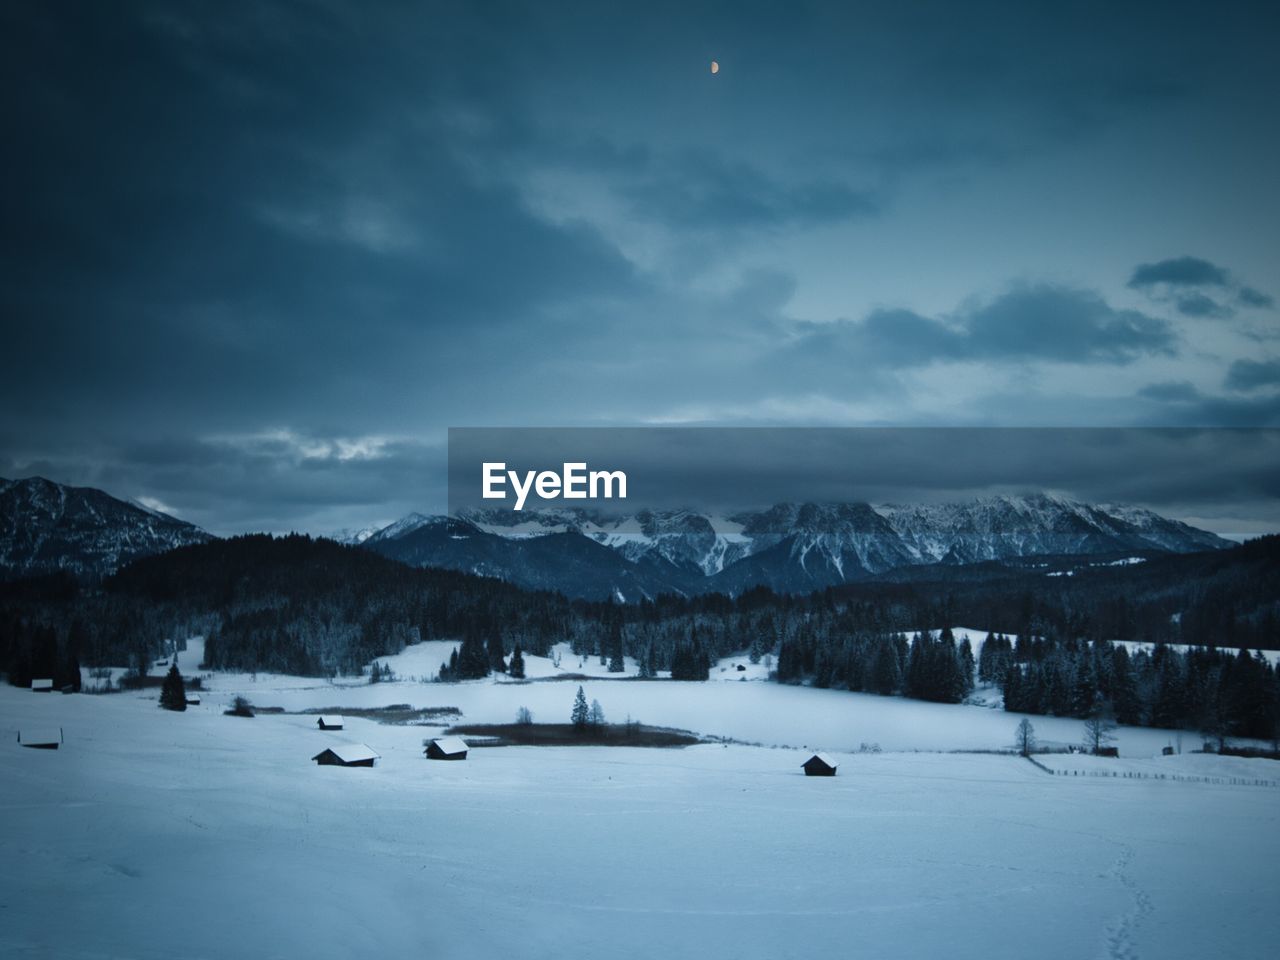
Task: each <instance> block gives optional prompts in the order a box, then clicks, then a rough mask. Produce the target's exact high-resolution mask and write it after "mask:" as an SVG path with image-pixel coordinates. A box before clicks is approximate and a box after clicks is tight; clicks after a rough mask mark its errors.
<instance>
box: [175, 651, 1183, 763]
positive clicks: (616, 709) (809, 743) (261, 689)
mask: <svg viewBox="0 0 1280 960" xmlns="http://www.w3.org/2000/svg"><path fill="white" fill-rule="evenodd" d="M957 636H960V633H957ZM453 647H454V645H453V644H450V643H443V642H438V641H436V642H429V643H421V644H415V645H414V646H412V647H409V648H407V649H406V650H405V651H404V652H403V653H401V654H399V655H397V656H394V657H381V658H379V661H378V662H379V663H386V664H390V665H391V666H392V668H393V669H394V670H395V672H396V676H397V678H398V679H397V680H395V681H394V682H390V683H377V684H370V683H368V682H367V681H360V680H357V679H354V678H339V679H338V680H336V681H333V682H330V681H327V680H318V679H316V678H314V677H291V676H280V675H275V674H264V673H259V674H252V675H251V674H236V673H216V674H212V675H210V676H208V677H206V679H205V690H204V693H203V696H204V701H205V702H204V704H203V706H202V707H200V708H199V709H201V710H204V711H209V712H213V713H221V712H222V710H224V709H225V708H226V707H227V706H228V705H230V703H231V701H232V699H233V698H234V697H235V696H237V695H240V696H245V697H247V698H248V699H249V700H250V701H251V702H253V703H254V704H256V705H258V706H260V707H263V706H274V707H282V708H284V709H285V710H288V711H301V710H316V709H321V708H327V707H334V708H352V707H357V708H362V709H368V708H373V707H382V706H388V705H390V704H409V705H410V706H412V707H416V708H423V707H457V708H458V709H459V710H461V711H462V714H463V717H464V718H465V720H466V721H467V722H468V723H511V722H513V721H514V720H515V718H516V711H517V710H518V709H519V708H520V707H522V706H523V707H528V708H529V709H530V710H531V711H532V712H533V715H534V719H535V720H536V721H538V722H540V723H567V722H568V720H569V713H570V710H571V708H572V706H573V697H574V694H575V692H576V691H577V688H578V684H579V683H581V685H582V687H583V690H584V692H585V694H586V697H587V700H588V702H590V701H591V700H599V701H600V704H601V706H602V707H603V708H604V711H605V718H606V719H607V720H609V721H610V722H614V723H619V722H622V721H623V720H625V719H627V717H630V718H631V719H632V720H634V721H636V722H643V723H649V724H655V725H660V726H668V727H678V728H680V729H684V730H692V731H694V732H695V733H699V734H702V735H704V736H708V737H721V738H726V739H731V740H737V741H742V742H744V743H748V744H759V745H763V746H771V747H772V746H781V747H796V748H800V747H808V748H810V749H815V750H819V749H820V750H834V751H857V750H858V749H859V748H860V747H861V746H862V745H863V744H867V745H872V744H874V745H878V746H879V747H880V748H881V749H883V750H891V751H902V750H930V751H934V750H1007V749H1012V748H1013V745H1014V743H1013V741H1014V728H1015V727H1016V726H1017V724H1018V720H1019V718H1020V716H1021V715H1020V714H1008V713H1005V712H1004V711H1003V710H1000V709H993V708H992V707H989V706H988V707H982V706H952V705H947V704H938V703H923V702H921V701H918V700H905V699H902V698H900V697H878V696H874V695H872V694H862V693H849V692H848V691H844V690H817V689H812V688H808V687H792V686H784V685H780V684H776V683H768V682H765V680H764V677H765V674H766V670H765V667H764V666H763V665H761V664H752V663H750V661H748V660H747V658H746V657H731V658H727V659H725V660H721V661H719V662H717V663H716V664H715V665H714V666H713V667H712V670H711V677H712V679H713V680H720V681H723V682H716V683H672V682H671V681H667V680H660V681H643V680H639V679H637V678H636V677H635V674H636V668H635V663H634V662H633V661H631V660H630V659H628V662H627V670H628V672H627V673H626V674H623V675H621V677H620V676H619V675H618V674H609V673H608V671H607V669H606V668H605V667H603V666H601V665H600V661H599V658H593V657H588V658H586V660H585V665H583V666H579V664H580V663H581V662H582V661H580V659H579V658H577V657H575V656H574V655H573V654H572V653H571V652H570V651H569V649H568V647H567V646H566V645H561V646H560V647H559V648H557V649H558V652H559V653H560V666H559V667H558V668H557V667H555V666H554V665H553V663H552V661H551V660H550V659H548V658H543V657H534V656H529V657H526V658H525V662H526V669H527V671H528V673H529V676H530V678H536V679H531V681H529V682H524V683H520V682H516V681H512V680H509V679H507V678H506V677H502V678H501V679H497V678H491V679H488V680H472V681H466V682H462V683H448V684H444V683H430V682H428V683H424V682H421V681H419V680H417V679H414V678H417V677H429V676H433V675H434V673H435V672H437V671H438V665H439V663H441V662H443V661H444V660H447V659H448V655H449V652H450V651H451V650H452V649H453ZM202 656H203V651H202V648H201V645H200V641H198V640H193V641H190V642H189V647H188V649H187V651H185V652H183V653H182V654H180V655H179V665H180V666H181V667H182V669H183V670H184V671H186V672H187V673H188V674H190V673H191V672H192V671H193V669H194V666H195V664H197V663H199V662H200V659H201V657H202ZM739 664H741V665H742V666H743V667H745V670H743V671H741V672H740V671H738V670H737V665H739ZM432 665H435V666H436V670H432V669H431V667H432ZM579 675H582V677H581V678H580V677H579ZM557 677H561V678H564V679H561V680H557V679H556V678H557ZM627 677H630V679H627ZM734 678H738V679H734ZM1031 719H1032V722H1033V723H1034V724H1035V729H1036V738H1037V740H1038V742H1039V743H1040V744H1041V745H1042V746H1044V747H1046V748H1065V747H1067V746H1069V745H1077V744H1079V743H1080V742H1081V736H1082V732H1083V730H1082V726H1081V723H1080V721H1078V720H1070V719H1063V718H1059V717H1039V716H1033V717H1032V718H1031ZM1116 733H1117V746H1119V747H1120V751H1121V753H1122V754H1123V755H1124V756H1154V755H1159V753H1160V751H1161V748H1163V747H1165V746H1167V745H1169V744H1174V743H1176V742H1177V734H1175V733H1172V732H1170V731H1167V730H1153V729H1150V728H1145V727H1122V728H1120V729H1119V730H1118V731H1116ZM1193 739H1194V738H1193ZM1194 745H1196V744H1195V743H1192V742H1188V743H1187V744H1186V747H1187V748H1190V747H1191V746H1194ZM374 746H375V748H376V744H375V745H374Z"/></svg>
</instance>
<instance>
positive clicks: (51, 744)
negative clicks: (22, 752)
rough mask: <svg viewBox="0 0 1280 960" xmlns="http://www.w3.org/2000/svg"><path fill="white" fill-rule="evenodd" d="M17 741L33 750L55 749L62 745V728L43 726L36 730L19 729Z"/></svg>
mask: <svg viewBox="0 0 1280 960" xmlns="http://www.w3.org/2000/svg"><path fill="white" fill-rule="evenodd" d="M18 742H19V743H20V744H22V745H23V746H24V747H31V748H32V749H33V750H57V749H58V747H60V746H62V728H61V727H45V728H42V729H38V730H19V731H18Z"/></svg>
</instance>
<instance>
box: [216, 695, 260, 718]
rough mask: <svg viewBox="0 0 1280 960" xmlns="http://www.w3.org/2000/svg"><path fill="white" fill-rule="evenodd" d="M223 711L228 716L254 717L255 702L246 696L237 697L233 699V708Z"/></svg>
mask: <svg viewBox="0 0 1280 960" xmlns="http://www.w3.org/2000/svg"><path fill="white" fill-rule="evenodd" d="M222 712H223V713H224V714H225V715H226V716H228V717H252V716H253V704H252V703H250V702H249V701H248V700H246V699H245V698H244V697H236V698H235V699H234V700H233V701H231V709H230V710H224V711H222Z"/></svg>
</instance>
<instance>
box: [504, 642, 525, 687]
mask: <svg viewBox="0 0 1280 960" xmlns="http://www.w3.org/2000/svg"><path fill="white" fill-rule="evenodd" d="M507 674H508V676H510V677H511V678H512V679H515V680H523V679H524V654H523V653H521V652H520V644H518V643H517V644H516V646H515V649H514V650H512V651H511V662H510V663H509V664H507Z"/></svg>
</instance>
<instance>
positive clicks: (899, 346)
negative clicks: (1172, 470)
mask: <svg viewBox="0 0 1280 960" xmlns="http://www.w3.org/2000/svg"><path fill="white" fill-rule="evenodd" d="M800 329H801V337H800V339H799V340H798V341H797V343H796V344H795V345H794V347H793V349H794V350H795V351H796V352H797V353H799V354H802V355H807V356H810V357H839V358H843V359H853V360H857V361H859V362H862V363H868V364H886V365H889V366H896V367H911V366H921V365H925V364H929V363H934V362H937V361H972V360H987V361H1048V362H1056V363H1077V364H1090V363H1103V364H1125V363H1130V362H1132V361H1133V360H1135V359H1137V358H1138V357H1140V356H1144V355H1159V354H1166V355H1168V354H1172V353H1173V352H1174V348H1175V345H1176V338H1175V336H1174V334H1173V331H1172V330H1171V329H1170V327H1169V325H1168V323H1166V322H1165V321H1163V320H1159V319H1157V318H1155V317H1150V316H1147V315H1146V314H1144V313H1141V312H1140V311H1137V310H1121V309H1116V308H1114V307H1111V306H1110V305H1108V304H1107V303H1106V301H1105V300H1103V299H1102V298H1101V297H1100V296H1098V295H1097V294H1096V293H1093V292H1090V291H1086V290H1076V289H1072V288H1068V287H1060V286H1054V285H1050V284H1040V285H1034V286H1021V287H1017V288H1015V289H1013V290H1011V291H1010V292H1008V293H1006V294H1004V295H1003V296H1000V297H997V298H996V299H995V300H992V301H991V302H989V303H986V304H980V305H976V306H970V307H967V308H964V309H962V310H961V311H959V312H958V313H957V314H956V315H955V316H953V317H948V318H931V317H924V316H921V315H920V314H917V313H914V312H912V311H909V310H879V311H876V312H874V313H872V314H870V315H869V316H867V317H866V318H865V319H864V320H862V321H860V322H852V321H839V322H836V323H830V324H815V323H806V324H803V325H802V326H801V328H800Z"/></svg>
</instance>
